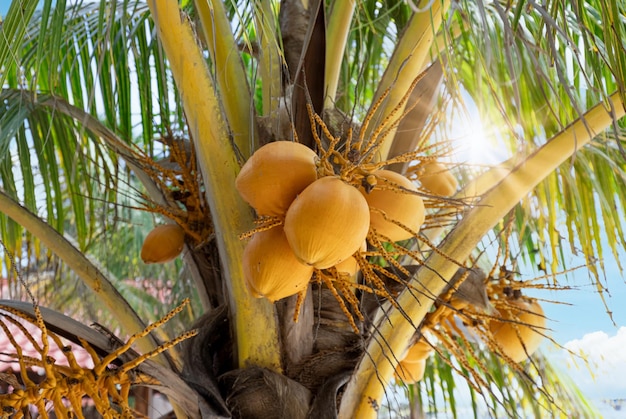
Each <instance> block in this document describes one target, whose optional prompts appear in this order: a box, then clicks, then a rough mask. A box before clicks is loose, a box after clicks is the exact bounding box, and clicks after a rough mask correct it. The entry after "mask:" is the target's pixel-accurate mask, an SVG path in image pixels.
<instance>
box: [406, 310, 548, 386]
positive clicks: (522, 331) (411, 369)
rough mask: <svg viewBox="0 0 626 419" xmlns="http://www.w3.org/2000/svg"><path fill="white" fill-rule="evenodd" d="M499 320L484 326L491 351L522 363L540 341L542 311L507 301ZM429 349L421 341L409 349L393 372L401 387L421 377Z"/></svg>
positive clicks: (543, 327)
mask: <svg viewBox="0 0 626 419" xmlns="http://www.w3.org/2000/svg"><path fill="white" fill-rule="evenodd" d="M498 311H499V316H500V317H501V319H495V318H494V319H492V320H489V322H488V323H487V329H488V330H489V334H490V337H489V340H490V341H491V342H492V343H493V344H495V348H494V349H497V350H498V351H499V352H500V353H502V354H503V355H505V357H507V358H509V359H510V360H511V361H513V362H516V363H519V362H523V361H525V360H526V359H528V357H529V356H530V355H532V354H533V353H534V352H535V351H536V350H537V349H538V348H539V345H540V344H541V341H542V340H543V334H542V332H541V331H542V330H543V329H545V327H546V318H545V315H544V312H543V308H542V307H541V305H540V304H539V303H538V302H537V301H536V300H526V299H522V298H519V299H507V300H506V305H504V306H503V307H501V308H500V309H499V310H498ZM432 352H433V347H432V346H431V344H430V343H428V342H427V341H425V340H424V338H422V339H420V340H419V341H417V343H415V344H413V345H412V346H411V347H409V349H408V351H407V353H406V355H405V356H404V357H403V358H402V359H401V360H400V362H399V363H398V365H397V366H396V370H395V377H396V380H399V381H401V382H403V383H404V384H415V383H417V382H418V381H420V380H421V379H422V378H423V377H424V372H425V370H426V360H427V359H428V356H429V355H430V354H431V353H432Z"/></svg>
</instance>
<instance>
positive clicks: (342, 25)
mask: <svg viewBox="0 0 626 419" xmlns="http://www.w3.org/2000/svg"><path fill="white" fill-rule="evenodd" d="M354 6H355V1H354V0H343V1H336V2H334V3H333V6H332V9H331V11H330V13H329V14H328V16H329V18H328V26H327V28H326V37H327V39H332V40H333V41H332V42H329V43H327V45H326V66H325V75H324V81H325V83H326V84H325V87H324V109H332V108H334V106H335V99H336V98H337V86H338V84H339V73H340V72H341V63H342V62H343V54H344V52H345V49H346V43H347V42H348V35H349V34H350V24H351V23H352V16H353V15H354Z"/></svg>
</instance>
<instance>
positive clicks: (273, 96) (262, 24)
mask: <svg viewBox="0 0 626 419" xmlns="http://www.w3.org/2000/svg"><path fill="white" fill-rule="evenodd" d="M254 10H255V14H254V17H255V21H256V30H257V34H258V38H259V71H260V73H261V80H262V81H263V85H262V90H261V97H262V101H263V115H274V114H276V112H277V111H278V108H279V105H280V99H281V96H282V77H281V72H282V68H281V63H282V61H283V58H282V53H281V52H280V48H279V45H278V40H277V39H276V34H277V29H276V20H275V18H274V16H275V13H274V11H273V10H272V4H271V2H270V1H269V0H257V4H256V7H255V9H254Z"/></svg>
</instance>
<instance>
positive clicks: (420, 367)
mask: <svg viewBox="0 0 626 419" xmlns="http://www.w3.org/2000/svg"><path fill="white" fill-rule="evenodd" d="M425 371H426V359H422V360H421V361H416V362H405V361H400V362H399V363H398V365H397V366H396V371H395V376H396V380H399V381H402V382H403V383H404V384H415V383H417V382H418V381H420V380H421V379H422V378H424V372H425Z"/></svg>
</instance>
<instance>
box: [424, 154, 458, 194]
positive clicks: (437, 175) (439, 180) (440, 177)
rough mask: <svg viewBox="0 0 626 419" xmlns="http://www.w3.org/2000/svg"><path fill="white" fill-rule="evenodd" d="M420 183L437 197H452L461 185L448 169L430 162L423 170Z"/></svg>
mask: <svg viewBox="0 0 626 419" xmlns="http://www.w3.org/2000/svg"><path fill="white" fill-rule="evenodd" d="M419 181H420V183H421V184H422V186H423V187H424V188H426V189H428V190H429V191H430V192H432V193H433V194H435V195H440V196H452V195H454V193H455V192H456V189H457V187H458V186H459V183H458V182H457V180H456V178H455V177H454V175H452V173H450V171H449V170H448V169H446V167H445V166H444V165H443V164H441V163H437V162H434V161H433V162H428V163H426V164H424V166H422V168H421V174H420V176H419Z"/></svg>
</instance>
